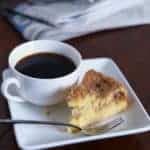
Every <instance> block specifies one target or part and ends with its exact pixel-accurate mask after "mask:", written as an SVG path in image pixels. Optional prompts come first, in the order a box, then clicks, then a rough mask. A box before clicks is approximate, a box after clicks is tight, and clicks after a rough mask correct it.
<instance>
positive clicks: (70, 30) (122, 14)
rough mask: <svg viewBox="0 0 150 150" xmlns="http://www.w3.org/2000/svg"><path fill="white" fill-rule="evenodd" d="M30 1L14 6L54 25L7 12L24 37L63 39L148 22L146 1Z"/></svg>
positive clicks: (148, 6)
mask: <svg viewBox="0 0 150 150" xmlns="http://www.w3.org/2000/svg"><path fill="white" fill-rule="evenodd" d="M30 1H31V2H32V3H28V2H23V3H21V4H18V5H17V6H16V7H15V8H14V9H15V10H16V11H19V12H22V13H24V14H27V15H30V16H33V17H39V18H42V19H44V20H47V21H48V22H49V23H51V24H53V25H54V26H50V25H46V24H44V23H39V22H35V21H33V20H32V19H27V18H25V17H21V16H18V15H10V14H9V15H8V18H9V20H10V21H11V22H12V23H13V24H14V25H15V27H16V29H17V30H18V31H19V32H21V33H22V35H23V36H24V38H26V39H27V40H37V39H55V40H66V39H70V38H73V37H79V36H81V35H85V34H88V33H92V32H96V31H100V30H106V29H113V28H122V27H128V26H136V25H141V24H149V23H150V15H149V14H150V1H149V0H125V1H120V0H96V2H94V3H87V2H85V0H72V1H71V0H62V1H60V0H53V1H52V0H46V2H43V3H42V2H40V0H38V1H37V0H30ZM72 16H74V17H72ZM70 18H71V19H70Z"/></svg>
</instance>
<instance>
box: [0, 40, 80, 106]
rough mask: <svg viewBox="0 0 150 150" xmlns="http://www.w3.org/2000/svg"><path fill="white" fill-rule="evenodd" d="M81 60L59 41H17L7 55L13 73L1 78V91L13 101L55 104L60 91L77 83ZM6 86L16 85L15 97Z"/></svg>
mask: <svg viewBox="0 0 150 150" xmlns="http://www.w3.org/2000/svg"><path fill="white" fill-rule="evenodd" d="M81 61H82V57H81V55H80V53H79V52H78V51H77V50H76V49H75V48H74V47H72V46H71V45H68V44H66V43H63V42H58V41H53V40H37V41H31V42H27V43H24V44H21V45H19V46H17V47H16V48H14V50H13V51H12V52H11V53H10V55H9V58H8V63H9V68H10V70H11V71H12V73H13V74H14V76H13V77H9V78H8V79H6V80H4V81H3V83H2V90H3V94H4V96H5V97H6V98H7V99H8V100H12V101H16V102H30V103H33V104H36V105H41V106H46V105H52V104H57V103H59V102H61V101H62V100H63V91H64V90H65V89H66V88H68V87H70V86H72V85H73V84H75V83H76V82H77V80H78V77H79V74H80V66H81ZM10 86H16V88H17V91H18V96H16V95H12V94H11V93H10V92H9V87H10ZM20 97H21V98H20Z"/></svg>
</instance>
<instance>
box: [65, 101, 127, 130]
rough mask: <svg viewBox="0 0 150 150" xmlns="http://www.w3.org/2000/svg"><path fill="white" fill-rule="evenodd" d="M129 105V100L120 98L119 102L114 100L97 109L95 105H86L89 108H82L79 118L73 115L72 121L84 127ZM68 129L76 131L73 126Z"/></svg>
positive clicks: (106, 117)
mask: <svg viewBox="0 0 150 150" xmlns="http://www.w3.org/2000/svg"><path fill="white" fill-rule="evenodd" d="M86 106H87V105H86ZM127 107H128V102H127V101H126V100H120V101H118V102H117V103H116V102H115V101H112V102H110V103H109V104H107V105H106V106H104V107H102V108H101V109H99V110H97V111H94V109H93V107H90V106H89V107H86V108H87V109H86V108H83V109H82V111H81V112H80V113H81V115H80V117H79V118H74V117H72V119H71V120H70V123H71V124H74V125H77V126H80V127H81V128H84V127H86V126H88V125H90V124H91V123H95V122H100V121H103V120H105V119H108V118H109V117H112V116H113V115H115V114H117V113H119V112H122V111H124V110H125V109H126V108H127ZM68 131H69V132H74V131H75V130H74V129H73V128H69V129H68Z"/></svg>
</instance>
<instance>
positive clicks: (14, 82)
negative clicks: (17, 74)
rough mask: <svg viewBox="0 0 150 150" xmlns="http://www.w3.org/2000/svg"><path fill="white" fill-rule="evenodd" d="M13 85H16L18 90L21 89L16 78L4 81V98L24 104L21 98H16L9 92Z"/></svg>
mask: <svg viewBox="0 0 150 150" xmlns="http://www.w3.org/2000/svg"><path fill="white" fill-rule="evenodd" d="M11 85H15V86H16V87H17V89H18V90H19V89H20V86H21V85H20V82H19V81H18V80H17V79H16V78H8V79H6V80H4V81H3V83H2V86H1V88H2V92H3V94H4V96H5V97H6V98H7V99H8V100H12V101H15V102H24V100H22V99H21V98H20V97H19V96H14V95H12V94H11V93H10V92H9V90H8V89H9V87H10V86H11Z"/></svg>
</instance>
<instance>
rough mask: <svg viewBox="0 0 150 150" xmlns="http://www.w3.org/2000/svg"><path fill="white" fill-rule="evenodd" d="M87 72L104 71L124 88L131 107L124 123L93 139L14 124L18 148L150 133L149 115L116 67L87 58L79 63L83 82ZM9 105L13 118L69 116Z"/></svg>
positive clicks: (28, 149)
mask: <svg viewBox="0 0 150 150" xmlns="http://www.w3.org/2000/svg"><path fill="white" fill-rule="evenodd" d="M89 69H95V70H96V71H100V72H103V73H105V74H106V75H109V76H112V77H114V78H115V79H117V80H119V81H120V82H122V83H124V85H126V87H127V89H128V92H129V99H130V100H132V101H133V105H132V107H131V108H130V109H129V110H128V111H127V112H125V113H124V116H123V117H124V119H125V122H124V123H123V124H122V125H120V126H118V127H117V128H115V129H113V130H111V131H109V132H107V133H102V134H98V135H95V136H83V135H70V134H68V133H66V132H65V131H64V130H62V128H58V127H54V126H41V125H15V126H14V130H15V135H16V139H17V142H18V145H19V146H20V148H22V149H26V150H33V149H36V150H37V149H43V148H50V147H51V148H52V147H57V146H63V145H67V144H72V143H80V142H87V141H92V140H100V139H105V138H112V137H118V136H124V135H129V134H136V133H142V132H146V131H149V130H150V118H149V115H148V113H147V112H146V111H145V109H144V107H143V105H142V104H141V102H140V100H139V99H138V97H137V96H136V94H135V92H134V91H133V89H132V88H131V86H130V85H129V83H128V82H127V80H126V79H125V77H124V75H123V74H122V73H121V71H120V69H119V68H118V67H117V65H116V64H115V63H114V62H113V61H112V60H111V59H109V58H96V59H86V60H84V61H83V63H82V69H81V70H82V72H81V78H80V79H82V77H83V75H84V73H85V72H86V71H87V70H89ZM9 76H13V74H12V72H10V70H9V69H7V70H5V71H4V73H3V79H4V80H5V79H6V78H7V77H9ZM38 88H39V87H38ZM10 90H11V92H13V94H16V91H15V88H11V89H10ZM8 104H9V109H10V113H11V117H12V119H32V120H33V119H35V120H53V121H56V120H57V121H62V122H65V121H66V118H67V115H68V110H67V109H66V108H65V107H64V106H63V105H58V106H51V107H49V108H48V107H38V106H34V105H31V104H29V103H15V102H12V101H8ZM46 110H49V111H50V112H49V115H46V114H45V111H46Z"/></svg>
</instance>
